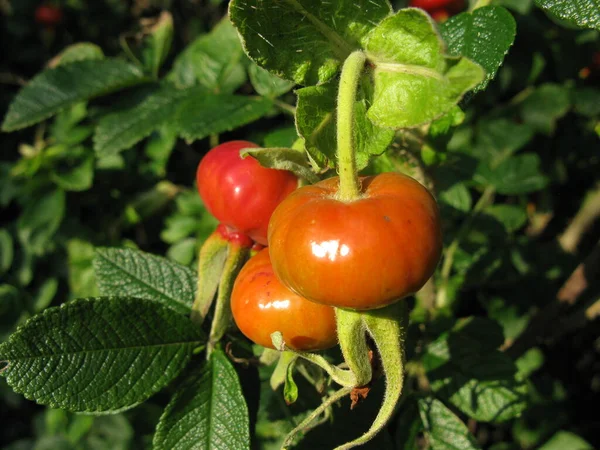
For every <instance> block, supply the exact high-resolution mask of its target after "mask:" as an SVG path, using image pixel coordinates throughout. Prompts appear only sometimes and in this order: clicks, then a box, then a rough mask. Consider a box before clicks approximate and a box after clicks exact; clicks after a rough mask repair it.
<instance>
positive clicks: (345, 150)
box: [337, 50, 366, 202]
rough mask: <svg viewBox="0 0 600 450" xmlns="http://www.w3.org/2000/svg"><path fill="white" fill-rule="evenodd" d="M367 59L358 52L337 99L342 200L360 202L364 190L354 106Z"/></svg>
mask: <svg viewBox="0 0 600 450" xmlns="http://www.w3.org/2000/svg"><path fill="white" fill-rule="evenodd" d="M365 60H366V56H365V54H364V53H363V52H362V51H360V50H359V51H355V52H354V53H351V54H350V56H348V58H347V59H346V61H345V62H344V66H343V67H342V75H341V78H340V86H339V91H338V98H337V147H338V148H337V152H338V153H337V159H338V170H339V175H340V187H339V190H338V195H337V196H338V199H339V200H342V201H347V202H350V201H353V200H356V199H357V198H358V197H359V195H360V186H359V182H358V175H357V171H356V156H355V149H354V146H355V142H354V104H355V102H356V90H357V87H358V81H359V79H360V75H361V73H362V71H363V68H364V66H365Z"/></svg>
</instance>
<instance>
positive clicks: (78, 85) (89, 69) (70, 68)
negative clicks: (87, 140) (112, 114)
mask: <svg viewBox="0 0 600 450" xmlns="http://www.w3.org/2000/svg"><path fill="white" fill-rule="evenodd" d="M145 81H147V80H146V78H144V75H143V73H142V72H141V70H140V69H139V68H137V67H136V66H133V65H131V64H128V63H126V62H125V61H121V60H118V59H99V60H87V61H77V62H73V63H70V64H66V65H64V66H58V67H56V68H54V69H47V70H45V71H43V72H42V73H40V74H39V75H37V76H36V77H35V78H34V79H33V80H31V82H30V83H29V84H28V85H27V86H25V87H24V88H23V89H22V90H21V91H19V93H18V94H17V96H16V98H15V99H14V101H13V102H12V103H11V105H10V107H9V109H8V113H7V114H6V117H5V118H4V123H3V124H2V130H3V131H14V130H18V129H20V128H25V127H27V126H29V125H33V124H34V123H37V122H40V121H41V120H44V119H46V118H47V117H50V116H51V115H53V114H56V113H57V112H58V111H60V110H61V109H63V108H66V107H67V106H70V105H72V104H74V103H77V102H81V101H83V100H88V99H91V98H94V97H98V96H101V95H106V94H109V93H111V92H115V91H118V90H120V89H124V88H126V87H129V86H133V85H136V84H140V83H143V82H145Z"/></svg>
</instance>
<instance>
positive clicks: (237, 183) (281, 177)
mask: <svg viewBox="0 0 600 450" xmlns="http://www.w3.org/2000/svg"><path fill="white" fill-rule="evenodd" d="M256 147H258V146H257V145H256V144H254V143H252V142H248V141H231V142H225V143H223V144H221V145H218V146H216V147H215V148H213V149H211V150H210V151H209V152H208V153H207V154H206V155H205V156H204V158H202V161H200V164H199V165H198V170H197V172H196V180H197V183H198V192H199V193H200V197H201V198H202V201H203V202H204V205H205V206H206V209H208V211H209V212H210V213H211V214H212V215H213V216H215V217H216V218H217V219H218V220H219V222H221V223H222V224H224V225H225V226H227V227H228V228H230V229H231V230H235V231H239V232H240V233H243V234H245V235H247V236H249V237H250V238H252V239H253V240H254V241H256V242H258V243H259V244H262V245H267V228H268V225H269V219H270V218H271V214H272V213H273V211H274V210H275V208H276V207H277V205H279V203H281V201H282V200H283V199H284V198H285V197H287V196H288V195H289V194H290V193H291V192H292V191H294V190H295V189H296V188H297V186H298V178H297V177H296V176H295V175H294V174H293V173H291V172H288V171H286V170H276V169H268V168H266V167H262V166H261V165H260V164H259V163H258V161H256V160H255V159H254V158H251V157H249V156H247V157H246V158H242V157H241V156H240V150H242V149H244V148H256Z"/></svg>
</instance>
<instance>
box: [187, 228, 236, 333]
mask: <svg viewBox="0 0 600 450" xmlns="http://www.w3.org/2000/svg"><path fill="white" fill-rule="evenodd" d="M227 244H228V243H227V240H226V239H225V238H223V236H221V234H220V233H219V232H217V231H215V232H213V234H211V235H210V236H209V237H208V239H206V241H204V244H202V247H201V248H200V253H199V255H198V289H197V290H196V298H195V299H194V304H193V306H192V314H191V318H192V320H193V321H194V322H196V323H197V324H199V325H200V324H202V322H203V321H204V318H205V317H206V315H207V314H208V310H209V309H210V305H212V302H213V299H214V298H215V294H216V292H217V288H218V287H219V282H220V280H221V274H222V273H223V268H224V266H225V259H226V258H227Z"/></svg>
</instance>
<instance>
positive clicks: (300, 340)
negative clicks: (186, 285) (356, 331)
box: [231, 248, 337, 351]
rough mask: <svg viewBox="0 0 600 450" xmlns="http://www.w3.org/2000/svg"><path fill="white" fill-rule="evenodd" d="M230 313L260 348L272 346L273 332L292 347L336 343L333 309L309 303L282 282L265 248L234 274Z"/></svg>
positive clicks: (321, 346)
mask: <svg viewBox="0 0 600 450" xmlns="http://www.w3.org/2000/svg"><path fill="white" fill-rule="evenodd" d="M231 312H232V314H233V318H234V320H235V323H236V324H237V326H238V328H239V329H240V331H241V332H242V333H244V335H245V336H246V337H247V338H248V339H250V340H251V341H253V342H255V343H256V344H259V345H262V346H263V347H270V348H273V344H272V342H271V333H274V332H275V331H280V332H281V333H282V334H283V340H284V341H285V343H286V345H287V346H288V347H291V348H293V349H295V350H304V351H312V350H323V349H326V348H329V347H333V346H334V345H335V344H336V343H337V335H336V329H335V313H334V310H333V308H331V307H329V306H324V305H318V304H316V303H312V302H309V301H308V300H306V299H305V298H302V297H300V296H299V295H297V294H294V293H293V292H292V291H290V290H289V289H288V288H286V287H285V286H284V285H283V284H281V282H280V281H279V280H278V279H277V277H276V276H275V273H274V272H273V267H272V266H271V260H270V258H269V249H268V248H265V249H263V250H261V251H259V252H258V254H256V256H253V257H252V258H250V260H249V261H248V262H247V263H246V265H245V266H244V267H243V268H242V270H241V272H240V273H239V275H238V276H237V278H236V280H235V284H234V286H233V292H232V294H231Z"/></svg>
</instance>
